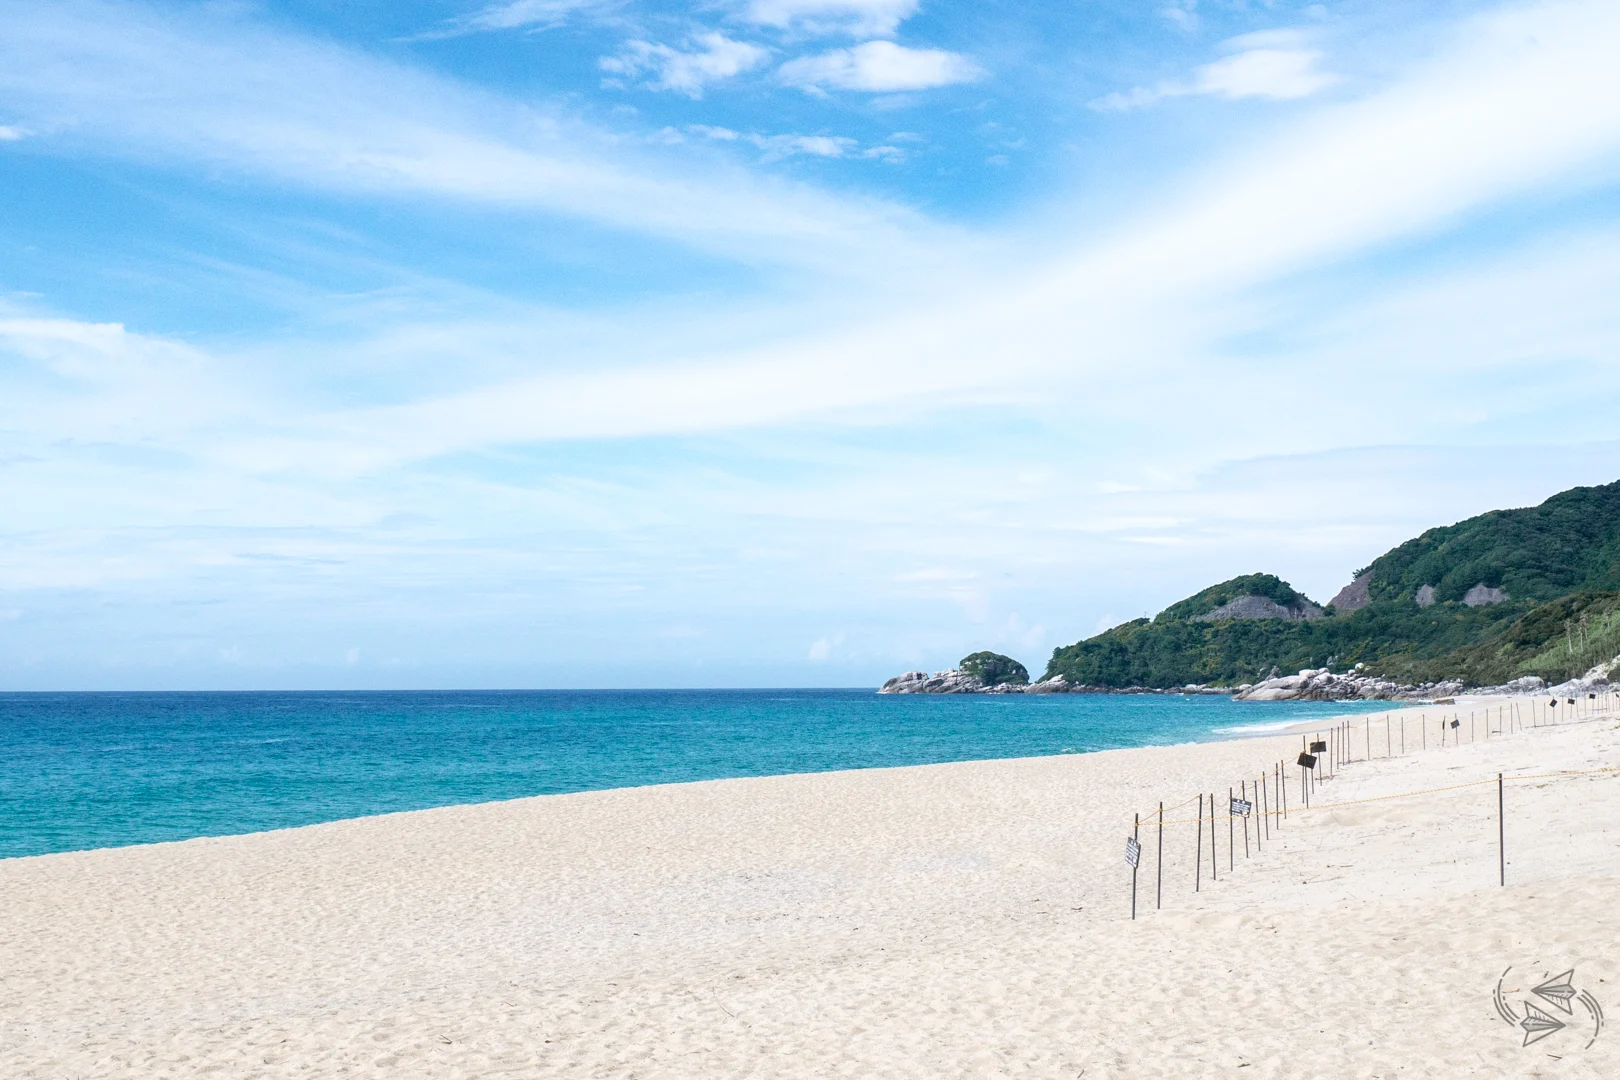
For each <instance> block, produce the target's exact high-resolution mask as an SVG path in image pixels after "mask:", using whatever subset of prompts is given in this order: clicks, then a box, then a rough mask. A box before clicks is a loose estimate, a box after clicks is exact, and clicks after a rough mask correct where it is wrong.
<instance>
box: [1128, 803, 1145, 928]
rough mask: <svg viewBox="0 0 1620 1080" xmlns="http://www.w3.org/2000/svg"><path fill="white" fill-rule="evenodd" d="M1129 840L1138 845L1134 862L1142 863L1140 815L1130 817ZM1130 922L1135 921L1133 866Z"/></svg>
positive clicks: (1133, 870)
mask: <svg viewBox="0 0 1620 1080" xmlns="http://www.w3.org/2000/svg"><path fill="white" fill-rule="evenodd" d="M1131 839H1132V840H1135V841H1136V842H1137V844H1138V847H1137V849H1136V851H1137V856H1136V861H1137V862H1138V863H1140V862H1141V861H1142V855H1141V851H1142V848H1141V846H1140V845H1141V842H1142V815H1141V814H1132V815H1131ZM1131 921H1132V922H1135V921H1136V867H1135V866H1132V867H1131Z"/></svg>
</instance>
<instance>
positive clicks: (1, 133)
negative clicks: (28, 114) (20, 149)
mask: <svg viewBox="0 0 1620 1080" xmlns="http://www.w3.org/2000/svg"><path fill="white" fill-rule="evenodd" d="M22 137H23V131H22V129H21V128H14V127H11V126H9V125H6V124H0V142H15V141H16V140H18V139H20V138H22Z"/></svg>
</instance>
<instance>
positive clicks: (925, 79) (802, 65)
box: [779, 41, 985, 93]
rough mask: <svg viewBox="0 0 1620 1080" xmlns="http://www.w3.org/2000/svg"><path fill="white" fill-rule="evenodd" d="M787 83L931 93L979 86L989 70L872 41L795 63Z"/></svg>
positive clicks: (952, 56) (786, 70)
mask: <svg viewBox="0 0 1620 1080" xmlns="http://www.w3.org/2000/svg"><path fill="white" fill-rule="evenodd" d="M779 74H780V76H781V79H782V81H783V82H785V83H787V84H789V85H791V86H802V87H804V88H806V89H821V88H829V89H834V90H870V91H874V92H879V93H883V92H893V91H900V90H927V89H931V88H933V87H936V86H950V85H953V84H955V83H964V82H974V81H975V80H978V79H982V78H983V77H984V75H985V72H984V69H982V68H980V67H979V66H978V65H977V64H975V63H974V62H973V61H972V60H970V59H969V58H968V57H966V56H963V55H962V54H960V53H953V52H946V51H945V50H944V49H908V48H906V47H905V46H903V45H896V44H895V43H894V42H892V41H868V42H865V43H863V44H860V45H856V46H854V47H853V48H849V49H833V50H832V51H830V52H825V53H822V54H821V55H819V56H805V57H800V58H799V59H797V60H789V61H788V62H787V63H785V64H783V65H782V67H781V69H780V72H779Z"/></svg>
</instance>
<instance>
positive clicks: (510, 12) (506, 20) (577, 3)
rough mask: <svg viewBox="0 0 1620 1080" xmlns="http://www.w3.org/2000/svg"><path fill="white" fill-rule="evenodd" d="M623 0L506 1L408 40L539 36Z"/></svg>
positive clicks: (468, 13) (604, 9)
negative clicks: (518, 33)
mask: <svg viewBox="0 0 1620 1080" xmlns="http://www.w3.org/2000/svg"><path fill="white" fill-rule="evenodd" d="M619 4H620V0H505V2H503V3H496V4H489V5H486V6H485V7H481V8H477V9H475V10H473V11H469V12H467V13H466V14H464V15H459V16H456V17H455V18H452V19H449V20H447V21H446V22H444V23H443V24H441V25H440V26H438V27H436V28H435V29H432V30H425V31H423V32H421V33H419V34H413V35H411V37H410V38H408V39H407V40H411V41H434V40H442V39H444V38H453V37H460V36H463V35H466V34H481V33H489V32H493V31H501V30H525V31H529V32H537V31H541V30H551V29H555V28H557V27H559V26H563V25H565V24H567V23H568V22H569V20H570V18H571V17H572V16H575V15H578V14H580V13H583V12H590V11H607V10H609V9H612V8H615V7H618V6H619Z"/></svg>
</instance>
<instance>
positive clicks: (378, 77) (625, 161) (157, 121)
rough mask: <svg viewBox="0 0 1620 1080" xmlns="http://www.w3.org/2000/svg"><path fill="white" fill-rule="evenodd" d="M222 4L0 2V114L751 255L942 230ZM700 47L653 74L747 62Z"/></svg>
mask: <svg viewBox="0 0 1620 1080" xmlns="http://www.w3.org/2000/svg"><path fill="white" fill-rule="evenodd" d="M241 10H242V9H241V8H239V7H235V6H218V7H205V8H201V9H197V10H196V11H195V12H193V14H192V15H191V16H188V18H187V19H185V20H174V19H169V18H167V17H165V16H161V15H158V14H153V13H150V12H145V11H142V10H141V9H139V8H133V7H129V6H124V5H118V6H108V5H101V4H94V3H91V4H74V5H0V96H3V97H4V98H5V100H6V102H7V107H8V109H9V110H11V111H12V112H13V114H14V116H15V119H12V120H11V123H13V124H14V125H16V127H15V130H18V131H29V132H37V131H50V132H52V133H53V134H52V137H53V138H72V139H74V140H75V141H76V142H77V144H78V145H81V146H88V147H91V148H92V152H94V153H98V154H101V155H104V156H108V157H113V158H123V159H133V160H137V161H140V162H142V163H152V162H154V161H155V162H161V163H162V164H163V165H164V166H165V167H167V168H171V169H176V168H192V169H196V170H203V171H207V172H217V171H220V170H225V171H228V172H232V173H235V174H237V175H247V176H250V177H252V178H253V179H254V180H256V181H258V182H261V183H268V184H289V183H290V184H295V185H299V186H303V187H308V188H316V189H321V190H327V191H339V192H343V193H350V194H352V193H366V194H373V195H375V194H382V195H387V196H390V197H413V196H414V197H420V196H429V197H432V198H436V199H456V200H467V201H472V202H478V203H483V204H488V205H494V206H504V207H509V208H518V209H526V210H531V211H540V212H545V213H556V214H563V215H567V216H572V217H578V218H583V219H586V220H590V221H594V222H597V223H600V224H606V225H609V226H611V227H616V228H624V229H630V230H636V231H641V232H646V233H651V234H654V235H660V236H665V237H671V238H675V239H677V240H680V241H682V242H685V243H688V244H692V245H694V246H696V247H699V248H702V249H706V250H709V251H712V252H717V253H721V254H725V255H731V256H735V257H740V258H744V259H746V260H748V261H749V262H750V263H759V262H761V261H764V262H774V261H785V262H789V263H795V264H801V265H805V264H811V263H820V264H823V265H827V266H834V265H836V266H839V267H843V268H846V269H847V268H848V267H850V266H857V267H858V266H863V265H873V263H874V262H882V261H884V260H886V259H891V258H893V257H894V256H895V255H897V254H899V253H902V252H907V251H915V250H916V245H917V244H918V243H919V242H920V241H922V238H923V237H925V236H929V235H930V234H932V235H936V236H938V235H943V232H942V231H936V230H935V229H933V227H931V226H929V225H928V224H927V223H926V222H925V221H924V220H923V219H922V218H921V217H920V216H919V215H917V214H915V213H913V212H911V211H909V210H907V209H904V208H902V207H899V206H896V205H893V204H886V203H883V202H880V201H878V200H875V199H871V198H865V197H857V198H841V197H838V196H834V195H830V194H827V193H824V192H821V191H817V190H814V189H811V188H808V187H804V186H798V185H790V184H787V183H785V182H779V181H774V180H768V179H762V178H759V177H756V176H751V175H749V174H747V173H746V172H745V171H743V170H741V169H738V170H735V171H727V170H725V169H717V168H715V166H714V163H712V162H706V163H704V165H703V166H702V168H701V169H699V168H694V167H693V166H691V165H688V164H684V163H682V162H681V161H679V160H676V159H670V158H665V157H660V156H646V157H643V156H638V154H648V155H652V152H651V151H650V150H647V149H645V148H646V147H647V146H648V143H647V140H639V145H640V146H641V147H642V148H643V149H641V150H640V151H638V150H637V149H636V147H635V146H633V145H631V144H630V143H629V142H627V141H626V140H624V139H622V138H619V137H617V136H616V134H615V133H613V132H609V131H603V130H601V129H599V128H597V127H595V126H593V125H590V124H586V123H584V122H582V121H581V120H579V119H577V118H575V117H573V116H571V115H569V114H567V113H565V112H563V111H561V110H560V109H558V110H552V111H547V110H546V109H545V108H544V107H542V106H536V105H534V104H524V103H519V102H515V101H510V100H506V99H503V98H500V97H498V96H495V95H492V94H489V93H486V92H481V91H475V90H471V89H468V88H467V87H465V86H462V85H460V84H458V83H456V82H454V81H452V80H449V79H446V78H442V77H438V76H434V75H429V74H425V73H423V72H420V71H416V70H413V69H411V68H408V67H404V66H401V65H398V64H393V63H389V62H386V61H381V60H377V59H375V58H372V57H368V56H365V55H363V54H360V53H356V52H352V51H349V50H346V49H343V48H340V47H337V46H334V45H331V44H329V43H326V42H320V41H314V40H310V39H305V38H300V37H296V36H291V35H286V34H283V33H281V32H279V31H277V30H275V29H273V28H270V27H266V26H263V25H260V24H256V23H251V22H241V21H238V19H237V15H238V14H239V13H240V11H241ZM722 40H723V39H722ZM712 44H714V45H715V46H716V47H715V48H711V49H708V50H706V51H704V52H700V53H698V54H696V55H694V56H693V57H691V58H689V59H687V60H679V59H677V60H674V61H672V62H671V63H670V64H668V65H664V64H663V63H662V61H660V60H659V59H658V58H657V57H650V58H649V59H650V60H651V61H653V62H655V63H657V64H659V70H660V72H661V75H660V77H661V78H664V79H667V80H669V81H670V82H671V83H672V84H687V83H692V82H696V81H699V80H701V79H704V78H708V77H711V76H713V75H716V74H719V73H723V72H725V71H728V70H732V69H733V68H738V67H740V66H741V65H743V64H745V63H757V62H762V61H763V59H764V56H763V52H762V51H761V52H759V53H755V52H751V51H749V50H752V49H754V48H755V47H753V46H741V49H732V48H730V46H728V45H724V44H721V43H719V42H714V43H712ZM738 44H740V43H738ZM683 65H684V66H683ZM35 137H37V136H35ZM857 252H859V253H860V254H859V255H857V254H856V253H857ZM927 257H933V256H932V255H930V256H927Z"/></svg>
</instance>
